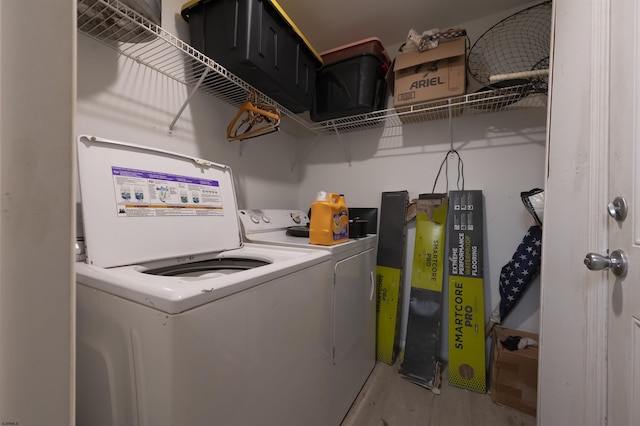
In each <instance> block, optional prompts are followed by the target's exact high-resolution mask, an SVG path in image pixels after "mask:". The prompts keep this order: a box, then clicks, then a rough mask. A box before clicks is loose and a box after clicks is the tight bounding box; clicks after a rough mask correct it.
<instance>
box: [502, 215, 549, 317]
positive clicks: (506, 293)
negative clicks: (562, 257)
mask: <svg viewBox="0 0 640 426" xmlns="http://www.w3.org/2000/svg"><path fill="white" fill-rule="evenodd" d="M541 252H542V228H540V226H538V225H535V226H532V227H531V228H529V230H528V231H527V233H526V234H525V236H524V238H523V239H522V242H521V243H520V245H519V246H518V249H517V250H516V252H515V253H514V254H513V257H512V258H511V260H510V261H509V263H507V264H506V265H504V266H503V267H502V270H501V272H500V285H499V290H500V320H501V321H502V320H504V318H505V317H506V316H507V315H508V314H509V312H511V309H513V307H514V306H515V305H516V303H518V300H520V298H521V297H522V295H523V294H524V292H525V290H526V289H527V287H528V286H529V284H530V283H531V281H532V280H533V278H534V277H535V276H536V275H537V274H538V272H539V271H540V262H541V259H542V258H541Z"/></svg>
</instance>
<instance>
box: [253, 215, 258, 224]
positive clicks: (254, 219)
mask: <svg viewBox="0 0 640 426" xmlns="http://www.w3.org/2000/svg"><path fill="white" fill-rule="evenodd" d="M251 222H253V223H255V224H256V225H257V224H258V223H260V218H259V217H258V216H256V215H251Z"/></svg>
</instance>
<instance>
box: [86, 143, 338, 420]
mask: <svg viewBox="0 0 640 426" xmlns="http://www.w3.org/2000/svg"><path fill="white" fill-rule="evenodd" d="M78 165H79V178H80V189H81V195H82V212H83V221H84V238H85V243H86V260H85V261H83V262H77V263H76V279H77V424H78V425H79V426H83V425H85V426H102V425H109V426H116V425H117V426H125V425H126V426H128V425H148V426H182V425H189V426H205V425H206V426H208V425H212V424H224V425H242V426H245V425H255V424H261V425H279V426H280V425H301V424H305V425H307V424H317V425H322V426H324V425H327V424H329V423H330V419H329V418H328V414H327V411H328V410H327V408H328V407H329V404H330V400H329V397H328V389H329V386H330V383H329V379H328V377H329V375H330V372H331V370H330V367H331V359H332V354H331V350H332V348H331V345H330V344H329V341H330V334H329V331H328V327H327V325H326V318H327V316H328V315H329V312H330V307H331V304H330V296H331V287H330V285H329V284H328V283H327V281H328V277H330V276H331V274H332V262H331V256H330V254H329V253H328V252H327V251H323V250H310V249H303V248H293V247H275V246H266V245H258V244H245V243H244V242H243V241H242V237H241V232H240V225H239V220H238V210H237V206H236V198H235V194H234V188H233V184H232V182H233V179H232V176H231V170H230V169H229V168H228V167H226V166H223V165H220V164H215V163H212V162H209V161H205V160H201V159H197V158H191V157H186V156H181V155H179V154H175V153H170V152H165V151H158V150H151V149H149V148H145V147H141V146H136V145H132V144H125V143H120V142H115V141H109V140H104V139H100V138H95V137H91V136H81V137H79V138H78Z"/></svg>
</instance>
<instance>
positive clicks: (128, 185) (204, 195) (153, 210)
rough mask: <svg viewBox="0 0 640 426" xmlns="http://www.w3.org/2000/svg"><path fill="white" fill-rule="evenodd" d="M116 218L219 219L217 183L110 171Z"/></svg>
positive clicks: (134, 171) (114, 168) (125, 170)
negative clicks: (171, 217) (206, 217)
mask: <svg viewBox="0 0 640 426" xmlns="http://www.w3.org/2000/svg"><path fill="white" fill-rule="evenodd" d="M111 174H112V175H113V187H114V192H115V198H116V212H117V214H118V216H119V217H141V216H148V217H155V216H222V215H224V210H223V208H222V196H221V192H220V183H219V182H218V181H217V180H210V179H199V178H194V177H191V176H180V175H175V174H171V173H163V172H157V171H148V170H138V169H129V168H125V167H117V166H112V167H111Z"/></svg>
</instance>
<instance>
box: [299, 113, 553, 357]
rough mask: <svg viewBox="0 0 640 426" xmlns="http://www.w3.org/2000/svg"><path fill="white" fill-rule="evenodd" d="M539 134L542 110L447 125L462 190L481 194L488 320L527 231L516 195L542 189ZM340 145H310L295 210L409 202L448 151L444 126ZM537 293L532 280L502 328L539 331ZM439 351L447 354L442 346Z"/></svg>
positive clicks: (411, 234) (363, 136)
mask: <svg viewBox="0 0 640 426" xmlns="http://www.w3.org/2000/svg"><path fill="white" fill-rule="evenodd" d="M545 128H546V110H545V109H544V108H537V109H532V110H523V111H513V112H504V113H492V114H483V115H476V116H469V117H459V118H456V119H454V121H453V146H454V148H455V149H456V150H457V151H458V152H459V154H460V156H461V157H462V160H463V162H464V177H465V186H464V188H465V189H481V190H482V191H483V195H484V202H485V210H484V213H485V250H486V251H485V253H486V255H485V265H484V272H485V276H484V278H485V311H486V317H487V318H488V316H489V313H490V311H491V310H492V309H493V308H494V307H495V305H496V304H497V303H498V302H499V300H500V296H499V293H498V277H499V273H500V269H501V268H502V266H503V265H504V264H506V263H507V262H508V261H509V260H510V259H511V256H512V255H513V253H514V251H515V249H516V248H517V246H518V244H519V243H520V241H521V240H522V238H523V236H524V234H525V232H526V230H527V229H528V228H529V226H531V225H534V224H535V223H534V221H533V219H532V217H531V216H530V215H529V213H528V212H527V211H526V210H525V208H524V206H523V204H522V201H521V199H520V192H521V191H526V190H529V189H531V188H534V187H540V188H542V187H544V161H545V160H544V159H545V136H546V134H545ZM341 140H342V142H340V141H339V140H338V138H337V137H327V138H325V139H323V140H321V141H319V142H316V143H315V145H314V147H313V148H312V150H311V151H310V152H309V154H308V157H307V158H306V162H305V164H304V167H302V168H301V171H300V172H301V182H300V199H299V204H300V206H299V207H300V208H303V209H305V210H306V208H307V207H308V206H309V205H310V204H311V202H312V201H313V200H314V197H315V194H316V192H317V191H318V190H326V191H331V192H339V193H344V194H345V198H346V201H347V205H349V206H352V207H380V200H381V193H382V192H384V191H397V190H407V191H409V196H410V198H417V197H418V195H419V194H421V193H430V192H431V190H432V187H433V184H434V180H435V178H436V174H437V172H438V168H439V167H440V164H441V162H442V160H443V159H444V155H445V153H446V152H447V151H448V150H449V147H450V144H449V125H448V120H442V121H434V122H429V123H420V124H414V125H411V126H405V127H394V128H389V129H378V130H369V131H366V132H359V133H350V134H347V135H342V136H341ZM305 142H306V143H311V141H306V140H305ZM340 143H342V144H344V145H347V146H348V147H349V150H350V152H351V157H352V162H351V165H349V164H348V163H347V162H346V160H345V158H346V157H345V154H344V151H343V150H342V147H341V146H340ZM442 173H443V176H441V177H440V179H439V182H438V185H437V187H436V192H444V191H445V188H446V187H445V179H444V169H443V172H442ZM456 180H457V159H453V158H451V159H450V160H449V189H450V190H451V189H456ZM407 235H408V238H407V248H406V268H405V275H404V276H405V279H404V285H405V293H404V298H405V303H406V301H407V300H408V295H409V293H408V290H409V286H410V278H411V274H410V269H411V264H412V256H413V242H414V238H415V224H414V223H409V224H408V234H407ZM539 288H540V287H539V281H538V279H536V280H534V281H533V283H532V285H531V287H530V288H529V290H528V291H527V293H526V294H525V296H524V297H523V298H522V299H521V301H520V304H519V305H518V306H517V308H515V309H514V310H513V312H512V314H511V315H510V316H509V317H507V319H506V321H505V323H504V326H506V327H512V328H517V329H522V330H525V331H534V332H537V331H538V329H539ZM445 297H446V295H445ZM444 300H446V298H445V299H444ZM445 305H446V303H445ZM406 314H407V312H406V310H405V312H404V315H403V323H404V325H403V331H402V334H401V339H403V338H404V337H403V336H404V333H405V332H406ZM445 318H446V309H445ZM444 329H445V330H446V321H445V325H444ZM443 348H445V349H446V342H445V343H443ZM445 352H446V350H445Z"/></svg>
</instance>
